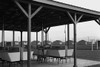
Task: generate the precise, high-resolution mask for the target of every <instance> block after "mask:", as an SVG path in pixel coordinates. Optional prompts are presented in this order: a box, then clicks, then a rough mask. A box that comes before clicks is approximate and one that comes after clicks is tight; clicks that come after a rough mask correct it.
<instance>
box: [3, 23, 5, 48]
mask: <svg viewBox="0 0 100 67" xmlns="http://www.w3.org/2000/svg"><path fill="white" fill-rule="evenodd" d="M4 40H5V32H4V24H3V28H2V47H5V44H4Z"/></svg>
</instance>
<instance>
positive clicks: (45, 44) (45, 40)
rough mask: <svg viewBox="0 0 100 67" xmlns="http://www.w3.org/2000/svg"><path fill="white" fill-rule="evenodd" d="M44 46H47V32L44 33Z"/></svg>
mask: <svg viewBox="0 0 100 67" xmlns="http://www.w3.org/2000/svg"><path fill="white" fill-rule="evenodd" d="M45 45H47V32H45Z"/></svg>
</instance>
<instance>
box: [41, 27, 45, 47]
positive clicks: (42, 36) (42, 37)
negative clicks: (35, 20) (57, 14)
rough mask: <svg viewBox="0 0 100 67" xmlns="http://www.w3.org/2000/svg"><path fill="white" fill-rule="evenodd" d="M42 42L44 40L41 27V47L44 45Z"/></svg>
mask: <svg viewBox="0 0 100 67" xmlns="http://www.w3.org/2000/svg"><path fill="white" fill-rule="evenodd" d="M43 40H44V33H43V25H42V31H41V45H42V46H43V45H44V43H43Z"/></svg>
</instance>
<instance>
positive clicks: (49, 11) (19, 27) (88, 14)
mask: <svg viewBox="0 0 100 67" xmlns="http://www.w3.org/2000/svg"><path fill="white" fill-rule="evenodd" d="M29 2H30V3H32V12H34V11H35V10H36V9H37V8H38V7H39V6H43V8H42V9H41V10H40V11H39V12H38V13H37V14H36V15H35V16H34V17H33V18H32V24H31V25H32V31H40V30H41V29H42V26H43V27H44V28H46V27H52V26H58V25H64V24H71V23H73V22H72V20H71V19H70V17H69V16H68V14H67V11H69V12H70V13H71V15H72V16H74V13H77V17H79V16H81V15H82V14H83V17H82V19H81V20H80V22H84V21H90V20H95V19H98V18H99V17H100V12H97V11H92V10H89V9H84V8H80V7H76V6H72V5H68V4H64V3H59V2H55V1H50V0H33V1H32V0H30V1H29V0H20V4H21V5H22V6H23V8H24V9H25V10H26V12H27V13H28V3H29ZM3 25H4V29H5V30H16V31H27V29H28V18H27V17H26V16H25V15H24V13H23V12H22V11H21V10H20V8H19V7H18V6H17V5H16V4H15V3H14V0H0V30H2V28H3Z"/></svg>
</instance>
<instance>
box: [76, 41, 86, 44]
mask: <svg viewBox="0 0 100 67" xmlns="http://www.w3.org/2000/svg"><path fill="white" fill-rule="evenodd" d="M77 44H78V45H87V41H85V40H80V41H78V42H77Z"/></svg>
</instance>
